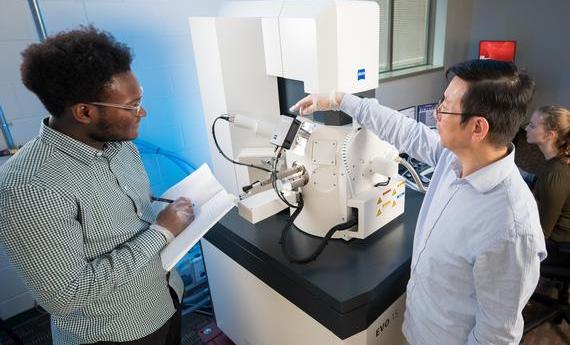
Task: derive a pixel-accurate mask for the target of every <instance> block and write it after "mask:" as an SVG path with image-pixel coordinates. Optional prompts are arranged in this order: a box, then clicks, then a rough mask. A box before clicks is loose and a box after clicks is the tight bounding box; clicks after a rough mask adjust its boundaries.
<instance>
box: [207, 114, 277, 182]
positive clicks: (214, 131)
mask: <svg viewBox="0 0 570 345" xmlns="http://www.w3.org/2000/svg"><path fill="white" fill-rule="evenodd" d="M218 120H226V121H228V122H230V117H229V116H228V115H220V116H218V117H216V119H215V120H214V123H212V137H213V138H214V144H216V148H217V149H218V152H219V153H220V154H221V155H222V156H224V158H225V159H227V160H228V161H230V162H232V163H234V164H236V165H243V166H246V167H250V168H255V169H259V170H263V171H265V172H268V173H271V170H269V169H267V168H264V167H260V166H257V165H253V164H246V163H241V162H238V161H234V160H233V159H231V158H230V157H228V156H227V155H226V154H225V153H224V152H223V151H222V149H221V148H220V144H218V139H217V138H216V122H217V121H218Z"/></svg>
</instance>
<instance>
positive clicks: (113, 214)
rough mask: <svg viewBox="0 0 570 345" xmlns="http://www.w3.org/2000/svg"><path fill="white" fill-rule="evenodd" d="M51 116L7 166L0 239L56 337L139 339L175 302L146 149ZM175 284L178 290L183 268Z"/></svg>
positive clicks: (2, 177)
mask: <svg viewBox="0 0 570 345" xmlns="http://www.w3.org/2000/svg"><path fill="white" fill-rule="evenodd" d="M46 120H47V119H46ZM46 120H44V122H43V123H42V127H41V130H40V135H39V137H37V138H35V139H33V140H32V141H30V142H28V143H27V144H26V145H24V147H23V148H22V149H20V150H19V151H18V153H17V154H16V155H15V156H14V157H12V158H11V159H10V160H9V161H7V162H6V163H5V164H4V165H3V166H2V167H1V168H0V244H2V245H3V246H4V248H5V251H6V253H7V255H8V258H9V259H10V261H11V262H12V264H13V265H14V266H15V267H16V269H17V270H18V272H19V273H20V274H21V276H22V278H23V280H24V281H25V282H26V284H27V286H28V287H29V288H30V290H31V292H32V293H33V295H34V297H35V298H36V299H37V301H38V302H39V304H40V305H41V306H42V307H44V308H45V309H46V310H47V311H48V312H49V313H50V314H51V324H52V337H53V342H54V344H80V343H81V344H84V343H93V342H97V341H129V340H135V339H139V338H142V337H144V336H146V335H148V334H150V333H152V332H154V331H155V330H157V329H158V328H160V327H161V326H162V325H163V324H164V323H165V322H166V321H167V320H168V319H169V318H170V317H171V316H172V315H173V314H174V311H175V310H174V306H173V303H172V298H171V296H170V293H169V290H168V283H167V280H166V279H167V278H166V272H165V271H164V269H163V268H162V265H161V261H160V256H159V252H160V250H161V249H162V248H163V247H164V246H165V244H166V239H165V237H164V235H163V234H161V233H160V232H159V231H157V230H156V229H153V227H150V225H151V224H152V223H153V221H154V219H155V215H154V213H153V211H152V209H151V205H150V203H151V201H150V187H149V181H148V177H147V175H146V172H145V170H144V167H143V165H142V162H141V159H140V156H139V153H138V151H137V150H136V148H135V146H134V145H133V144H132V143H130V142H110V143H108V144H106V146H105V149H104V150H103V151H99V150H97V149H95V148H93V147H90V146H88V145H86V144H84V143H82V142H79V141H77V140H74V139H72V138H70V137H68V136H66V135H64V134H62V133H60V132H58V131H56V130H53V129H51V128H50V127H48V126H47V121H46ZM171 284H172V285H173V287H174V288H175V290H176V291H177V293H178V295H179V296H181V295H182V288H183V286H182V281H181V279H180V277H179V276H178V275H177V274H172V275H171Z"/></svg>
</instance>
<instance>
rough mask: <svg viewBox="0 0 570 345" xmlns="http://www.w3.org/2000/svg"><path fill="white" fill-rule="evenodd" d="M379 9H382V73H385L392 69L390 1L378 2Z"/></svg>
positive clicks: (378, 0)
mask: <svg viewBox="0 0 570 345" xmlns="http://www.w3.org/2000/svg"><path fill="white" fill-rule="evenodd" d="M376 2H378V7H380V45H379V47H380V52H379V57H380V72H385V71H388V70H389V69H390V64H389V63H388V59H389V53H390V48H389V46H388V45H389V44H390V36H389V35H390V5H389V0H376Z"/></svg>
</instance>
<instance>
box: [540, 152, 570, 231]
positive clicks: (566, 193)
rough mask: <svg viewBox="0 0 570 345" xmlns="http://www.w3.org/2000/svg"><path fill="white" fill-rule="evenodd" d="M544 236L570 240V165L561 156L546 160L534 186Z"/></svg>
mask: <svg viewBox="0 0 570 345" xmlns="http://www.w3.org/2000/svg"><path fill="white" fill-rule="evenodd" d="M534 197H535V198H536V201H537V203H538V212H539V214H540V223H541V225H542V230H543V231H544V236H545V237H546V238H550V239H552V240H554V241H556V242H570V166H568V165H567V164H566V163H564V162H563V161H562V160H561V159H560V158H552V159H550V160H548V161H547V162H546V166H545V168H544V169H543V170H542V171H541V172H540V173H539V174H538V177H537V179H536V184H535V186H534Z"/></svg>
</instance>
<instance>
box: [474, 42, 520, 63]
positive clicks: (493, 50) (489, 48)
mask: <svg viewBox="0 0 570 345" xmlns="http://www.w3.org/2000/svg"><path fill="white" fill-rule="evenodd" d="M516 47H517V42H516V41H479V59H492V60H499V61H508V62H515V51H516Z"/></svg>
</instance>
